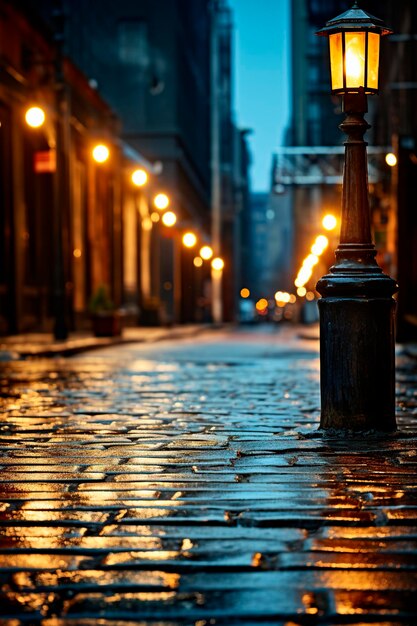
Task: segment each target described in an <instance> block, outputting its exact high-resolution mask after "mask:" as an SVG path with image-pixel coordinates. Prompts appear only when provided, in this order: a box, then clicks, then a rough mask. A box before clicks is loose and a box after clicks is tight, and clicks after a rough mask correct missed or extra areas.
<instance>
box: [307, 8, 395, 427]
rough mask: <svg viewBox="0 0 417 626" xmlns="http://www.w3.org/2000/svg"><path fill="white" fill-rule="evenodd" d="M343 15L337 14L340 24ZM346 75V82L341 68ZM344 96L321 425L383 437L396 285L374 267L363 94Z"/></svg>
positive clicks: (391, 399) (322, 287) (323, 311)
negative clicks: (336, 235) (338, 217)
mask: <svg viewBox="0 0 417 626" xmlns="http://www.w3.org/2000/svg"><path fill="white" fill-rule="evenodd" d="M354 11H356V12H359V13H361V14H362V13H363V12H362V11H360V10H359V9H358V7H357V5H355V6H354V8H353V10H351V11H350V12H347V14H349V15H348V18H347V20H348V23H349V27H350V28H352V23H353V24H354V26H356V27H357V25H356V24H355V22H354V21H353V18H352V13H353V12H354ZM347 14H343V15H342V16H340V18H342V20H340V19H339V22H338V23H339V24H340V22H341V21H342V23H343V17H344V16H346V15H347ZM366 16H367V17H371V16H368V14H366ZM337 19H338V18H336V20H337ZM345 19H346V18H345ZM336 20H335V21H336ZM378 21H379V20H378ZM328 24H329V23H328ZM344 72H345V76H346V68H345V67H344ZM365 76H366V74H365ZM343 98H344V112H345V113H346V119H345V120H344V122H343V123H342V124H341V125H340V129H341V130H342V131H343V132H344V133H346V135H347V141H346V143H345V165H344V176H343V195H342V225H341V235H340V244H339V247H338V248H337V250H336V262H335V264H334V265H333V266H332V267H331V268H330V271H329V274H327V275H326V276H324V277H323V278H321V279H320V280H319V282H318V284H317V290H318V291H319V293H320V294H321V296H322V298H321V299H320V300H319V310H320V364H321V423H320V427H321V428H322V429H327V430H328V429H335V430H343V431H347V430H353V431H369V430H375V431H385V432H389V431H394V430H395V429H396V422H395V389H394V382H395V363H394V341H395V337H394V314H395V301H394V300H393V298H392V296H393V294H394V293H395V292H396V291H397V284H396V282H395V281H394V280H393V279H392V278H390V277H389V276H387V275H385V274H384V273H383V272H382V270H381V268H380V267H379V266H378V264H377V262H376V260H375V256H376V250H375V246H374V245H373V243H372V237H371V220H370V209H369V200H368V176H367V155H366V146H367V143H366V142H365V141H364V139H363V136H364V134H365V132H366V131H367V129H368V128H370V126H369V124H368V123H367V122H366V121H365V119H364V114H365V112H366V111H367V98H366V93H365V88H364V87H359V88H358V89H356V90H355V92H353V93H349V92H348V90H346V92H345V93H344V94H343Z"/></svg>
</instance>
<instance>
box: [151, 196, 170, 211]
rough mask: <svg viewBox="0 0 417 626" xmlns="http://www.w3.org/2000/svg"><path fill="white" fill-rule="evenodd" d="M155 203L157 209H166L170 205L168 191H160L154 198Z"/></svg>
mask: <svg viewBox="0 0 417 626" xmlns="http://www.w3.org/2000/svg"><path fill="white" fill-rule="evenodd" d="M153 203H154V205H155V206H156V208H157V209H159V210H160V211H164V210H165V209H166V208H168V206H169V198H168V196H167V195H166V193H158V194H157V195H156V196H155V198H154V199H153Z"/></svg>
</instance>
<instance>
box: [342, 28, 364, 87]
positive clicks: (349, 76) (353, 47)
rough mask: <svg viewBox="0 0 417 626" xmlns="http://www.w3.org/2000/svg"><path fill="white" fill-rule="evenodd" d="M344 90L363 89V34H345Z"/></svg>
mask: <svg viewBox="0 0 417 626" xmlns="http://www.w3.org/2000/svg"><path fill="white" fill-rule="evenodd" d="M345 71H346V88H347V89H348V90H349V89H357V88H358V87H365V33H349V32H347V33H345Z"/></svg>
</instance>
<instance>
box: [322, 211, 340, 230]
mask: <svg viewBox="0 0 417 626" xmlns="http://www.w3.org/2000/svg"><path fill="white" fill-rule="evenodd" d="M321 223H322V224H323V228H324V229H325V230H334V229H335V228H336V226H337V219H336V218H335V216H334V215H332V214H331V213H328V214H327V215H325V216H324V217H323V219H322V222H321Z"/></svg>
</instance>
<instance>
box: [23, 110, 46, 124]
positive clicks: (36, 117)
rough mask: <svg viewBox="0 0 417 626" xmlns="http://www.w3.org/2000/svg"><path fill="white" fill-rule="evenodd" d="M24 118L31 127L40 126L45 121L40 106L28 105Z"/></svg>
mask: <svg viewBox="0 0 417 626" xmlns="http://www.w3.org/2000/svg"><path fill="white" fill-rule="evenodd" d="M25 120H26V124H27V125H28V126H30V127H31V128H40V127H41V126H42V125H43V124H44V122H45V112H44V110H43V109H41V108H40V107H30V108H29V109H28V110H27V111H26V113H25Z"/></svg>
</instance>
